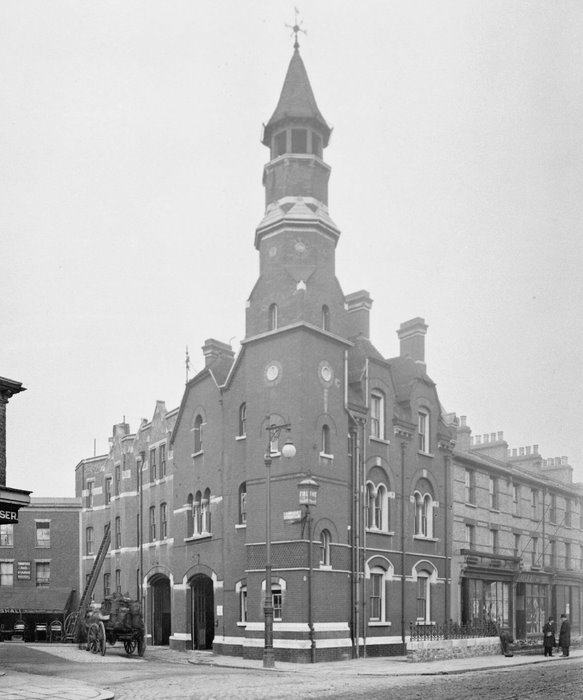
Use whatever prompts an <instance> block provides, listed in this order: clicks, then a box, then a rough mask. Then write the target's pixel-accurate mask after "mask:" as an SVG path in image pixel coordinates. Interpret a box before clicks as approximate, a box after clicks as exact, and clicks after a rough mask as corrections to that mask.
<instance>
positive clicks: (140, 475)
mask: <svg viewBox="0 0 583 700" xmlns="http://www.w3.org/2000/svg"><path fill="white" fill-rule="evenodd" d="M145 460H146V453H145V452H140V461H139V464H138V469H139V472H138V483H139V485H140V530H139V536H140V610H141V611H142V618H143V619H144V620H145V619H146V614H145V611H144V583H143V581H144V489H143V481H144V471H143V466H144V462H145Z"/></svg>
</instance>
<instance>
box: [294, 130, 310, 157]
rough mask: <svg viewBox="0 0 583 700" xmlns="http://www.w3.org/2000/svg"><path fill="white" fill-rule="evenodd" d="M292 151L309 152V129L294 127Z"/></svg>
mask: <svg viewBox="0 0 583 700" xmlns="http://www.w3.org/2000/svg"><path fill="white" fill-rule="evenodd" d="M291 152H292V153H307V152H308V130H307V129H292V130H291Z"/></svg>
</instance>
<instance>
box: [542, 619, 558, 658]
mask: <svg viewBox="0 0 583 700" xmlns="http://www.w3.org/2000/svg"><path fill="white" fill-rule="evenodd" d="M556 634H557V628H556V627H555V619H554V618H553V616H552V615H551V616H550V617H549V621H548V622H545V626H544V627H543V649H544V655H545V656H552V655H553V647H554V646H555V644H556V643H557V641H556V638H555V635H556Z"/></svg>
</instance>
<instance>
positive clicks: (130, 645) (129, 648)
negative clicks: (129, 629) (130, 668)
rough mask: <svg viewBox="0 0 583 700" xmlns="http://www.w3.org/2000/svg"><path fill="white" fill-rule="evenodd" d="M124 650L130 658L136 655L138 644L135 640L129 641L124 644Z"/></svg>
mask: <svg viewBox="0 0 583 700" xmlns="http://www.w3.org/2000/svg"><path fill="white" fill-rule="evenodd" d="M123 646H124V649H125V650H126V654H129V655H130V656H131V655H132V654H133V653H134V651H135V650H136V647H137V646H138V643H137V642H136V640H135V639H128V640H127V641H126V642H124V643H123Z"/></svg>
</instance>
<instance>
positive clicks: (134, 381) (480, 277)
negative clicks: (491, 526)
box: [0, 0, 583, 496]
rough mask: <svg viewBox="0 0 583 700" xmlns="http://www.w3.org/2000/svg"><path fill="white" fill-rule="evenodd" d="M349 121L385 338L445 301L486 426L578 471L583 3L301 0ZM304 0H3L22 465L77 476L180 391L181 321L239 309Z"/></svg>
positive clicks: (350, 261) (346, 253) (196, 334)
mask: <svg viewBox="0 0 583 700" xmlns="http://www.w3.org/2000/svg"><path fill="white" fill-rule="evenodd" d="M298 3H299V5H298V7H299V10H300V12H301V17H302V18H303V22H304V25H303V26H304V27H305V28H307V30H308V34H307V36H304V35H302V36H301V37H300V43H301V54H302V57H303V59H304V62H305V64H306V68H307V70H308V74H309V76H310V80H311V83H312V87H313V89H314V92H315V95H316V99H317V101H318V105H319V107H320V110H321V111H322V113H323V115H324V117H325V118H326V119H327V120H328V122H329V123H330V124H331V125H332V126H333V127H334V132H333V135H332V139H331V143H330V146H329V148H328V149H327V150H326V152H325V158H326V160H327V162H328V163H329V164H330V165H331V166H332V175H331V179H330V213H331V216H332V218H333V219H334V221H335V222H336V224H337V225H338V226H339V227H340V229H341V231H342V235H341V238H340V241H339V244H338V248H337V258H336V259H337V274H338V278H339V280H340V284H341V285H342V288H343V290H344V292H345V293H350V292H353V291H356V290H358V289H362V288H364V289H367V290H368V291H369V292H370V294H371V296H372V298H373V299H374V306H373V315H372V318H371V335H372V340H373V342H374V343H375V345H376V346H377V348H378V349H379V350H380V351H381V352H382V353H383V355H385V356H386V357H390V356H394V355H396V354H398V340H397V336H396V333H395V330H396V329H397V328H398V327H399V325H400V323H401V322H402V321H405V320H407V319H410V318H413V317H415V316H422V317H423V318H425V320H426V322H427V323H428V324H429V330H428V336H427V341H426V359H427V366H428V372H429V374H430V376H431V377H432V378H433V379H434V380H435V381H436V382H437V387H438V391H439V394H440V398H441V401H442V404H443V405H444V407H445V409H446V410H447V411H450V412H456V413H457V414H458V415H467V417H468V424H469V425H470V426H471V428H472V429H473V431H474V433H475V434H481V433H485V432H488V433H489V432H498V431H500V430H503V431H504V437H505V438H506V439H507V441H508V442H509V445H510V447H520V446H526V445H533V444H538V445H539V446H540V452H541V453H542V455H543V456H544V457H557V456H563V455H565V456H568V457H569V458H570V463H571V464H572V466H573V467H574V468H575V478H576V479H578V480H580V481H583V429H582V427H583V426H582V418H583V415H582V413H583V411H582V409H583V372H582V368H581V357H582V341H583V330H582V320H581V299H582V298H583V289H582V286H583V283H582V276H581V262H582V260H583V255H582V253H583V251H582V247H583V244H582V233H583V229H582V223H583V196H582V195H583V81H582V79H581V76H582V75H583V3H581V2H580V0H572V1H569V0H563V1H562V0H548V1H547V2H539V1H537V0H528V1H527V0H523V1H519V0H498V1H497V0H481V1H472V0H459V1H457V2H456V1H454V0H451V1H450V2H447V1H439V0H427V1H426V2H414V1H411V0H402V1H398V2H390V1H388V0H378V1H377V2H370V1H369V2H348V1H343V2H339V1H338V0H336V1H332V0H330V1H329V2H327V1H325V0H319V1H318V2H314V1H310V2H307V1H304V2H302V3H300V2H299V0H298ZM293 20H294V9H293V2H280V1H278V0H269V1H268V0H264V1H263V2H259V1H255V2H253V1H249V0H247V1H246V2H241V1H240V0H230V1H229V0H223V1H221V0H212V1H210V2H202V1H197V2H194V1H182V2H180V1H178V0H172V1H169V0H159V1H153V0H152V1H148V0H140V1H137V0H136V1H130V0H123V1H121V0H119V1H118V2H113V1H107V0H95V1H81V0H76V1H71V2H65V1H62V0H52V1H51V2H46V0H38V1H30V0H3V1H2V2H1V3H0V107H1V108H0V235H1V253H0V255H1V260H2V265H1V271H0V299H1V302H0V333H1V345H0V375H1V376H5V377H9V378H11V379H15V380H18V381H21V382H23V384H24V385H25V386H26V387H27V391H26V392H24V393H23V394H20V395H18V396H15V397H14V398H13V399H12V400H11V402H10V404H9V406H8V425H7V430H8V436H7V441H8V466H7V474H8V478H7V484H8V486H11V487H15V488H25V489H31V490H33V492H34V493H33V495H34V496H73V495H74V473H75V466H76V465H77V463H78V462H79V461H80V460H81V459H82V458H85V457H91V456H92V455H93V450H94V440H95V441H96V449H97V454H103V453H105V452H106V451H107V449H108V437H109V436H110V435H111V430H112V426H113V424H114V423H117V422H120V421H122V420H123V418H124V416H125V418H126V420H127V421H128V422H129V423H130V426H131V429H132V430H136V429H137V427H138V425H139V421H140V420H141V418H143V417H145V418H147V419H150V418H151V417H152V415H153V411H154V406H155V402H156V400H157V399H162V400H165V401H166V406H167V407H168V409H172V408H175V407H176V406H178V405H179V402H180V399H181V395H182V391H183V388H184V381H185V367H184V355H185V346H186V345H188V347H189V348H190V350H191V359H192V363H193V366H194V368H195V369H196V370H199V369H201V368H202V367H203V358H202V353H201V351H200V347H201V346H202V344H203V342H204V341H205V339H206V338H211V337H214V338H217V339H219V340H223V341H226V342H228V341H229V340H231V341H232V342H233V345H234V347H235V348H236V349H237V350H238V348H239V343H240V340H241V338H242V337H243V334H244V313H245V301H246V299H247V297H248V296H249V293H250V291H251V288H252V286H253V284H254V282H255V280H256V278H257V274H258V269H259V266H258V256H257V252H256V251H255V249H254V247H253V240H254V232H255V227H256V226H257V224H258V223H259V221H260V220H261V218H262V215H263V208H264V200H263V197H264V193H263V188H262V185H261V176H262V168H263V165H264V163H265V162H266V161H267V160H268V152H267V150H266V149H265V147H263V146H262V145H261V144H260V141H259V139H260V135H261V124H262V123H263V122H266V121H267V120H268V119H269V117H270V116H271V114H272V112H273V110H274V108H275V105H276V103H277V99H278V97H279V93H280V90H281V87H282V84H283V79H284V76H285V72H286V70H287V65H288V63H289V60H290V58H291V54H292V43H293V39H292V37H291V36H290V29H288V28H286V27H285V24H286V23H287V24H293Z"/></svg>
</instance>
